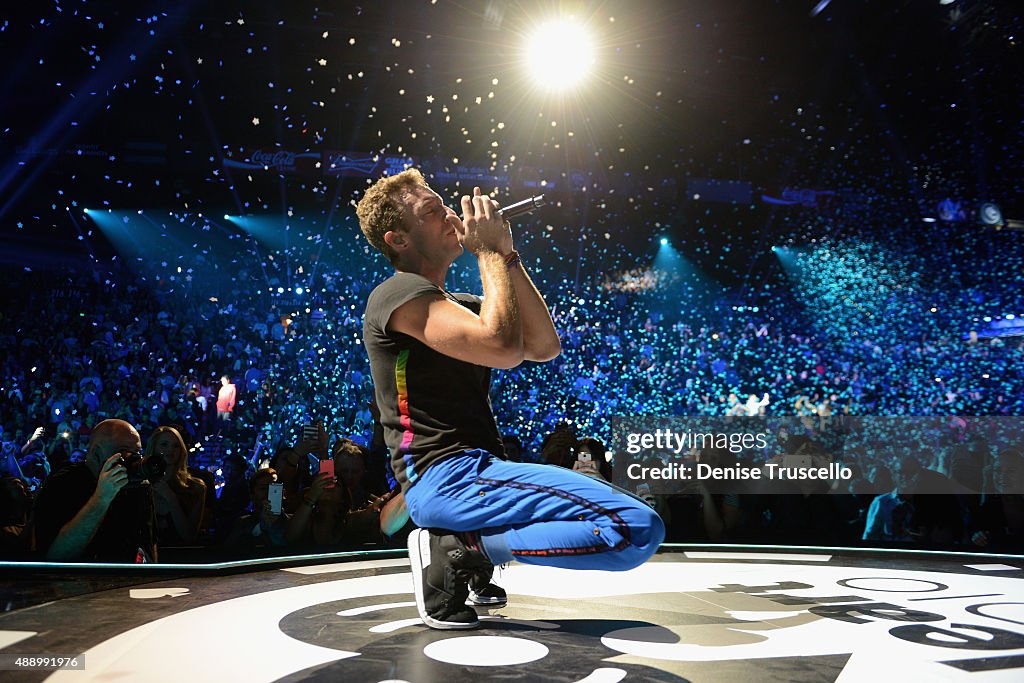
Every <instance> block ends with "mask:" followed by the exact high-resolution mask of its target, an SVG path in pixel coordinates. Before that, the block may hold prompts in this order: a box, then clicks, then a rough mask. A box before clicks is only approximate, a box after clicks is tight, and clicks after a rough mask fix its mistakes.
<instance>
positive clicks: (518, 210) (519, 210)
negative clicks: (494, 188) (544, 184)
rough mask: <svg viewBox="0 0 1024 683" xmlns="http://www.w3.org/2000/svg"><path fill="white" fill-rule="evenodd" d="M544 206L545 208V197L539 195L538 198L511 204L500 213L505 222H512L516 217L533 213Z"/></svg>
mask: <svg viewBox="0 0 1024 683" xmlns="http://www.w3.org/2000/svg"><path fill="white" fill-rule="evenodd" d="M542 206H544V195H542V194H539V195H537V196H536V197H530V198H529V199H524V200H523V201H521V202H516V203H515V204H509V205H508V206H506V207H505V208H504V209H500V210H499V211H498V213H499V214H501V217H502V218H504V219H505V220H511V219H513V218H515V217H516V216H522V215H523V214H526V213H532V212H534V211H536V210H537V209H539V208H540V207H542Z"/></svg>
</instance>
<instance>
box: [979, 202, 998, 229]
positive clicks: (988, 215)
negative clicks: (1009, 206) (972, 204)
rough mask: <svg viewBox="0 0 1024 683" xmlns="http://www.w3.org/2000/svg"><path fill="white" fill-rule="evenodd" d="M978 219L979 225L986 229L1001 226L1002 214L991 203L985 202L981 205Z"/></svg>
mask: <svg viewBox="0 0 1024 683" xmlns="http://www.w3.org/2000/svg"><path fill="white" fill-rule="evenodd" d="M978 217H979V218H981V224H982V225H985V226H988V227H991V226H995V225H1002V224H1003V212H1002V211H1000V210H999V206H997V205H996V204H993V203H992V202H985V203H984V204H982V205H981V208H980V209H979V210H978Z"/></svg>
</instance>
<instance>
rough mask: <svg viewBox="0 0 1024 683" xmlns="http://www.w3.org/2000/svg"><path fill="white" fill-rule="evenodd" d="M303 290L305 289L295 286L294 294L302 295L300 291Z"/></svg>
mask: <svg viewBox="0 0 1024 683" xmlns="http://www.w3.org/2000/svg"><path fill="white" fill-rule="evenodd" d="M304 291H305V290H304V289H302V287H296V288H295V293H296V294H298V295H299V296H302V293H303V292H304Z"/></svg>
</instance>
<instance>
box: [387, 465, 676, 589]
mask: <svg viewBox="0 0 1024 683" xmlns="http://www.w3.org/2000/svg"><path fill="white" fill-rule="evenodd" d="M405 501H406V505H407V506H408V508H409V515H410V517H412V520H413V522H415V523H416V524H417V525H418V526H420V527H435V528H442V529H450V530H451V531H462V532H479V533H480V537H481V541H482V544H483V550H484V552H485V553H486V554H487V556H488V558H489V559H490V560H491V562H492V563H494V564H504V563H505V562H509V561H510V560H519V561H520V562H525V563H528V564H543V565H550V566H553V567H565V568H569V569H606V570H622V571H624V570H627V569H632V568H633V567H636V566H638V565H641V564H643V563H644V562H645V561H646V560H647V559H648V558H649V557H650V556H651V555H653V554H654V552H655V551H656V550H657V549H658V546H659V545H660V544H661V542H662V541H663V540H664V539H665V525H664V523H663V522H662V521H661V518H660V517H658V514H657V513H656V512H655V511H654V510H652V509H651V508H650V507H649V506H648V505H647V504H646V503H644V502H643V501H642V500H640V499H639V498H636V497H635V496H633V495H631V494H629V493H627V492H625V491H623V490H622V489H619V488H617V487H615V486H612V485H611V484H608V483H607V482H604V481H600V480H598V479H594V478H592V477H588V476H586V475H583V474H579V473H578V472H573V471H571V470H567V469H564V468H562V467H555V466H553V465H534V464H527V463H515V462H507V461H504V460H501V459H499V458H496V457H494V456H493V455H491V454H490V453H487V452H485V451H480V450H474V451H467V452H466V453H465V454H463V455H460V456H455V457H452V458H448V459H446V460H442V461H441V462H438V463H435V464H433V465H431V466H430V467H428V468H427V469H426V471H425V472H423V474H421V475H420V477H419V479H417V481H416V483H415V484H414V485H413V486H412V487H411V488H410V489H409V490H408V491H406V493H405Z"/></svg>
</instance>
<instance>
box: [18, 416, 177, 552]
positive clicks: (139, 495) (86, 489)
mask: <svg viewBox="0 0 1024 683" xmlns="http://www.w3.org/2000/svg"><path fill="white" fill-rule="evenodd" d="M141 452H142V440H141V439H140V438H139V433H138V432H137V431H136V430H135V428H134V427H133V426H131V425H130V424H129V423H127V422H125V421H123V420H104V421H103V422H101V423H99V424H98V425H96V427H95V428H94V429H93V432H92V435H91V438H90V439H89V451H88V453H86V456H85V462H84V463H80V464H73V465H69V466H68V467H66V468H64V469H63V470H61V471H60V472H56V473H54V474H53V475H52V476H50V478H49V479H47V481H46V484H45V485H44V486H43V488H42V490H41V491H40V492H39V495H38V497H37V498H36V511H35V533H36V548H37V549H38V551H39V552H40V553H41V554H42V555H43V557H45V559H47V560H54V561H99V562H127V563H136V562H154V561H156V550H157V549H156V541H155V538H156V536H155V531H154V529H155V519H154V505H153V491H152V487H151V486H150V485H149V482H148V480H146V479H145V475H144V474H143V470H142V467H141V464H142V462H141Z"/></svg>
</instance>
